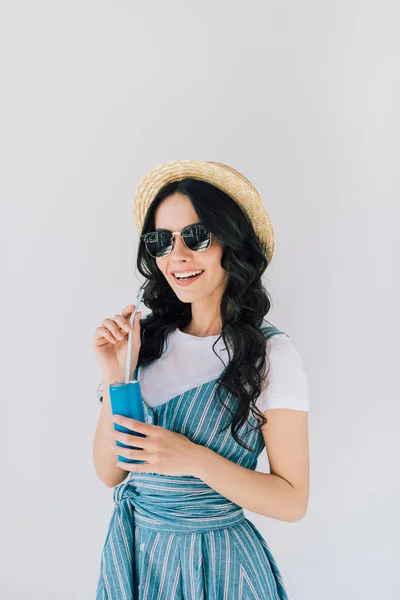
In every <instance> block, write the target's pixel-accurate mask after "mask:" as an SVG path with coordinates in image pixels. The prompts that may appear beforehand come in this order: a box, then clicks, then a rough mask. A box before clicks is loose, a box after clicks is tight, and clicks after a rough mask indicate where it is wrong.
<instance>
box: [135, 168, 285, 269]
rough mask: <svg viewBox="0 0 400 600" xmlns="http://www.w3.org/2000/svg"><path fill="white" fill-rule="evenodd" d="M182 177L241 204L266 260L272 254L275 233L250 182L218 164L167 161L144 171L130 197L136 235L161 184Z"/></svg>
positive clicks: (140, 231) (269, 258)
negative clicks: (202, 182) (199, 180)
mask: <svg viewBox="0 0 400 600" xmlns="http://www.w3.org/2000/svg"><path fill="white" fill-rule="evenodd" d="M185 177H194V178H196V179H201V180H202V181H208V182H209V183H212V184H213V185H215V186H216V187H217V188H219V189H220V190H222V191H223V192H225V193H226V194H228V195H229V196H230V197H231V198H232V199H233V200H235V201H236V202H237V203H238V204H239V205H240V206H241V207H242V209H243V210H244V211H245V212H246V213H247V215H248V216H249V218H250V220H251V222H252V224H253V227H254V230H255V232H256V234H257V236H258V238H259V240H260V243H261V245H262V248H263V251H264V254H265V256H266V257H267V259H268V263H270V262H271V260H272V256H273V254H274V248H275V236H274V230H273V227H272V224H271V220H270V217H269V214H268V212H267V210H266V209H265V207H264V205H263V203H262V201H261V198H260V196H259V194H258V192H257V190H256V189H255V187H254V186H253V185H252V184H251V183H250V181H249V180H248V179H246V177H245V176H244V175H242V174H241V173H239V172H238V171H236V170H235V169H233V168H232V167H228V166H227V165H224V164H222V163H216V162H211V161H207V162H203V161H199V160H170V161H167V162H165V163H163V164H161V165H159V166H157V167H155V168H154V169H152V170H151V171H150V172H149V173H147V174H146V175H145V176H144V177H143V178H142V180H141V181H140V183H139V185H138V187H137V189H136V192H135V195H134V197H133V217H134V221H135V225H136V229H137V231H138V233H139V235H140V234H141V233H142V229H143V224H144V219H145V216H146V212H147V210H148V208H149V206H150V204H151V203H152V201H153V200H154V198H155V196H156V195H157V193H158V192H159V190H160V189H161V188H162V187H163V186H164V185H165V184H167V183H169V182H172V181H180V180H181V179H184V178H185Z"/></svg>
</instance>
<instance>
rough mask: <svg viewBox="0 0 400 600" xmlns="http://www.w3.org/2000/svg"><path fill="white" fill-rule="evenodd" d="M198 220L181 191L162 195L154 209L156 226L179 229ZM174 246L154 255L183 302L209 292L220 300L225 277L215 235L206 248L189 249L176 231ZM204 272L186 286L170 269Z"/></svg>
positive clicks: (190, 300) (203, 295)
mask: <svg viewBox="0 0 400 600" xmlns="http://www.w3.org/2000/svg"><path fill="white" fill-rule="evenodd" d="M199 221H200V219H199V217H198V216H197V214H196V211H195V210H194V208H193V205H192V203H191V202H190V199H189V198H188V197H187V196H185V195H184V194H180V193H176V194H172V195H171V196H168V197H167V198H165V199H164V200H163V201H162V202H161V204H160V205H159V206H158V208H157V210H156V213H155V226H156V229H158V228H161V229H168V230H169V231H181V230H182V229H183V228H184V227H186V226H187V225H192V224H193V223H198V222H199ZM174 237H175V243H174V247H173V249H172V250H171V252H170V254H169V255H168V256H164V257H162V258H156V259H155V261H156V263H157V266H158V268H159V269H160V271H161V272H162V274H163V275H164V277H165V278H166V280H167V281H168V283H169V285H170V286H171V287H172V289H173V290H174V292H175V294H176V295H177V297H178V298H179V300H181V301H182V302H193V301H198V300H200V299H202V298H205V297H206V296H212V297H213V298H212V299H213V300H215V301H216V303H219V301H220V299H221V298H222V295H223V292H224V290H225V287H226V282H227V279H228V276H227V273H226V271H224V269H223V268H222V267H221V258H222V253H223V246H222V245H221V243H220V242H218V241H217V240H216V239H215V238H214V236H211V245H210V247H209V248H208V249H207V250H204V251H202V252H196V251H195V250H189V248H187V247H186V246H185V244H184V243H183V241H182V238H181V236H180V235H176V236H174ZM182 269H184V270H185V271H198V270H199V269H203V270H204V273H203V274H202V275H201V277H199V278H198V279H197V280H196V281H194V282H193V283H192V284H191V285H188V286H185V287H183V286H180V285H179V284H178V283H177V281H176V279H175V277H174V276H173V275H172V273H171V271H174V270H182Z"/></svg>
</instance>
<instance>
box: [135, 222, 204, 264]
mask: <svg viewBox="0 0 400 600" xmlns="http://www.w3.org/2000/svg"><path fill="white" fill-rule="evenodd" d="M182 236H183V241H184V243H185V244H186V246H187V247H188V248H189V249H190V250H194V251H198V250H206V249H207V248H208V247H209V246H210V240H211V235H210V232H209V231H208V229H207V228H206V227H205V226H204V225H193V226H190V227H188V228H187V229H185V230H184V231H183V233H182ZM172 244H173V241H172V235H171V234H170V233H168V232H166V231H165V232H164V231H154V232H152V233H150V234H148V236H147V238H146V248H147V250H148V252H149V254H151V256H153V257H154V258H162V257H163V256H167V255H168V254H169V253H170V252H171V250H172Z"/></svg>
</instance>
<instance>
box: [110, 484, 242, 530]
mask: <svg viewBox="0 0 400 600" xmlns="http://www.w3.org/2000/svg"><path fill="white" fill-rule="evenodd" d="M113 499H114V503H115V505H116V506H115V511H116V512H119V511H122V513H123V514H124V515H125V516H126V515H127V512H128V511H127V509H129V513H130V512H131V511H134V523H135V525H137V526H139V527H145V528H147V529H154V530H156V531H164V532H168V531H171V532H173V533H176V534H185V533H194V532H198V533H200V532H203V531H211V530H213V529H223V528H225V527H233V526H234V525H237V524H239V523H241V522H242V521H244V520H245V515H244V512H243V509H242V508H241V507H240V506H238V505H237V504H235V503H233V502H231V501H230V500H228V499H227V498H225V497H224V496H221V494H219V493H218V492H216V491H215V490H213V489H212V488H210V486H208V485H207V484H206V483H204V481H201V479H198V478H197V477H191V476H189V475H184V476H182V477H174V476H169V475H168V476H167V475H158V474H154V473H145V474H142V473H138V474H133V476H131V477H130V478H129V479H128V480H127V481H126V482H125V483H123V484H121V485H119V486H118V487H116V488H114V494H113ZM132 517H133V514H132Z"/></svg>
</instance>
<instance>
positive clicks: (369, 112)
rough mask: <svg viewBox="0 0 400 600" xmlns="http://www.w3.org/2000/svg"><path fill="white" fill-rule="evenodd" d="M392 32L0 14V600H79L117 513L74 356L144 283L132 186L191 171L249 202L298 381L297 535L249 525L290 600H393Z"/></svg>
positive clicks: (281, 8)
mask: <svg viewBox="0 0 400 600" xmlns="http://www.w3.org/2000/svg"><path fill="white" fill-rule="evenodd" d="M399 17H400V9H399V5H398V3H397V2H395V1H392V2H390V1H388V0H380V1H379V2H378V1H375V2H373V1H368V0H365V1H355V0H340V1H331V2H324V1H322V2H321V1H320V0H304V1H302V2H298V1H294V0H289V1H288V2H282V1H279V2H278V1H257V2H237V1H232V0H231V1H229V2H228V1H227V0H224V1H216V2H215V1H214V2H211V1H207V2H196V3H194V2H184V1H177V0H170V1H169V2H161V1H158V2H149V3H143V2H140V3H139V2H134V1H133V0H131V1H127V0H119V1H118V2H105V1H96V2H94V1H88V0H79V2H78V1H76V0H75V1H71V0H69V1H68V2H50V1H46V2H45V1H41V0H38V1H37V2H33V3H32V2H27V1H26V0H25V1H19V2H18V1H13V2H10V1H8V2H2V3H1V6H0V50H1V51H0V61H1V73H2V76H1V98H0V102H1V111H0V114H1V117H0V118H1V131H2V134H1V142H0V144H1V164H2V167H3V169H2V176H1V181H0V186H1V188H0V192H1V250H2V252H1V256H2V286H1V289H2V291H1V315H2V316H1V320H0V327H1V331H0V340H1V347H0V350H1V361H0V365H1V377H0V386H1V388H0V398H1V411H2V412H1V416H2V419H1V422H2V427H1V436H0V439H1V446H2V450H1V453H0V455H1V460H2V469H1V474H2V475H1V489H2V493H1V515H2V520H1V535H0V540H1V542H0V543H1V554H2V556H1V581H0V596H1V597H2V598H4V599H7V600H17V599H18V600H20V599H25V598H30V600H36V599H37V600H39V599H40V600H47V599H48V600H64V599H65V600H67V599H70V598H73V599H74V600H87V599H89V598H94V597H95V590H96V585H97V580H98V576H99V568H100V555H101V550H102V547H103V543H104V541H105V536H106V532H107V529H108V524H109V520H110V517H111V513H112V509H113V501H112V489H110V488H107V487H106V486H105V485H104V484H103V483H101V482H100V481H99V480H98V479H97V477H96V474H95V471H94V466H93V462H92V443H93V436H94V431H95V427H96V423H97V419H98V415H99V411H100V404H99V403H98V400H97V398H96V388H97V384H98V383H99V382H100V381H101V372H100V369H99V367H98V365H97V363H96V360H95V355H94V351H93V347H92V338H93V334H94V330H95V328H96V327H97V326H98V325H100V324H101V322H102V321H103V319H104V318H105V317H107V316H109V317H112V316H113V315H114V314H115V313H117V312H120V311H121V309H122V307H123V306H125V305H126V304H129V303H132V302H135V298H136V293H137V290H138V288H139V285H140V283H141V280H140V279H139V278H138V276H137V273H136V268H135V261H136V252H137V246H138V233H137V231H136V229H135V226H134V222H133V216H132V206H131V203H132V198H133V195H134V192H135V189H136V186H137V185H138V183H139V181H140V179H141V178H142V176H143V175H144V174H145V173H147V172H148V171H149V170H150V169H151V168H153V167H155V166H157V165H159V164H161V163H162V162H164V161H166V160H172V159H188V158H191V159H197V160H212V161H217V162H223V163H225V164H228V165H230V166H232V167H234V168H236V169H238V170H239V171H241V172H242V173H243V174H244V175H245V176H246V177H248V178H249V179H250V181H251V182H252V183H253V184H254V185H255V187H256V188H257V189H258V191H259V193H260V195H261V197H262V199H263V202H264V204H265V207H266V208H267V210H268V212H269V214H270V217H271V220H272V224H273V226H274V229H275V236H276V248H275V255H274V258H273V260H272V263H271V266H270V267H269V268H268V270H267V272H266V276H265V284H266V286H267V288H268V290H269V292H270V293H271V296H272V299H273V307H272V310H271V311H270V313H269V320H271V321H272V322H273V323H274V324H275V325H277V326H278V327H280V328H281V329H283V330H284V331H286V332H287V333H288V334H289V335H290V336H291V337H292V339H293V341H294V343H295V344H296V346H297V348H298V350H299V352H300V353H301V355H302V358H303V362H304V368H305V370H306V372H307V375H308V380H309V392H310V415H309V428H310V452H311V493H310V502H309V507H308V512H307V515H306V516H305V518H304V519H302V520H301V521H298V522H295V523H286V522H281V521H277V520H274V519H270V518H265V517H262V516H261V515H257V514H253V513H248V512H247V511H246V516H247V517H248V518H249V519H251V520H252V521H253V523H254V524H255V525H256V526H257V527H258V528H259V530H260V532H261V533H262V534H263V536H264V537H265V539H266V540H267V542H268V544H269V546H270V549H271V551H272V553H273V554H274V556H275V559H276V561H277V563H278V565H279V568H280V569H281V572H282V576H283V578H284V582H285V585H286V587H287V591H288V594H289V598H290V600H337V599H338V598H340V599H341V600H358V599H360V600H361V599H362V600H377V599H378V598H386V597H394V596H395V595H396V591H397V590H398V588H399V585H400V579H399V570H398V561H399V550H398V536H399V517H398V507H399V499H400V493H399V492H400V486H399V468H398V465H399V445H398V444H399V442H398V426H399V416H400V414H399V399H400V394H399V385H398V381H397V375H398V371H399V359H400V352H399V335H400V325H399V311H398V309H399V304H400V302H399V301H400V293H399V279H398V275H399V267H398V264H399V258H400V256H399V242H400V235H399V225H398V223H399V219H400V211H399V191H400V190H399V188H400V186H399V116H398V108H399V106H400V94H399V50H400V42H399V34H400V19H399ZM258 470H261V471H264V472H267V471H268V463H267V457H266V453H265V451H264V452H263V454H262V455H261V457H260V460H259V464H258Z"/></svg>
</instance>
